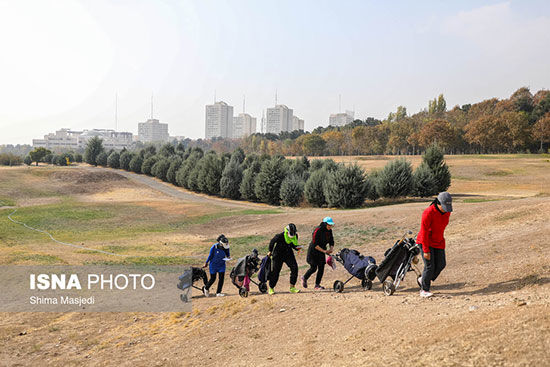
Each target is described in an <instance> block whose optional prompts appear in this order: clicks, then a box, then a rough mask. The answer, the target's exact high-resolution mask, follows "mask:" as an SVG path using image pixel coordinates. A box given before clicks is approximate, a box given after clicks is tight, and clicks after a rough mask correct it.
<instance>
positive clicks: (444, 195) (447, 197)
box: [437, 191, 453, 213]
mask: <svg viewBox="0 0 550 367" xmlns="http://www.w3.org/2000/svg"><path fill="white" fill-rule="evenodd" d="M437 200H439V203H440V204H441V207H442V208H443V210H445V211H446V212H449V213H451V212H452V211H453V198H452V197H451V194H449V193H448V192H447V191H443V192H440V193H439V195H437Z"/></svg>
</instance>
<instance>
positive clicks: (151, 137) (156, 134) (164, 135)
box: [138, 118, 170, 143]
mask: <svg viewBox="0 0 550 367" xmlns="http://www.w3.org/2000/svg"><path fill="white" fill-rule="evenodd" d="M169 136H170V135H169V134H168V124H163V123H160V122H159V120H157V119H153V118H151V119H149V120H147V121H146V122H139V123H138V140H139V141H141V142H144V143H152V142H158V141H160V142H166V141H168V138H169Z"/></svg>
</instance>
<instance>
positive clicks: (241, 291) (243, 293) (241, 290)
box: [239, 287, 248, 298]
mask: <svg viewBox="0 0 550 367" xmlns="http://www.w3.org/2000/svg"><path fill="white" fill-rule="evenodd" d="M239 296H241V297H244V298H246V297H248V291H247V290H246V288H244V287H242V288H239Z"/></svg>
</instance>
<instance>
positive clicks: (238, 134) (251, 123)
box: [233, 113, 256, 139]
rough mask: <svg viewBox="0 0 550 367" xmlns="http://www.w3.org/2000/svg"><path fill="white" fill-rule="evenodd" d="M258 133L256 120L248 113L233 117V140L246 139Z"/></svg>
mask: <svg viewBox="0 0 550 367" xmlns="http://www.w3.org/2000/svg"><path fill="white" fill-rule="evenodd" d="M255 132H256V118H255V117H252V116H250V115H249V114H248V113H240V114H239V116H236V117H233V138H235V139H238V138H245V137H247V136H248V135H251V134H254V133H255Z"/></svg>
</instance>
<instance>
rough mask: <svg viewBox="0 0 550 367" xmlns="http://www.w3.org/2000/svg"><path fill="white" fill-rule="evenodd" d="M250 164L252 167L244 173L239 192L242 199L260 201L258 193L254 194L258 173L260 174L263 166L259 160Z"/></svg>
mask: <svg viewBox="0 0 550 367" xmlns="http://www.w3.org/2000/svg"><path fill="white" fill-rule="evenodd" d="M245 163H246V160H245ZM249 164H250V166H249V167H248V168H247V169H245V170H244V171H243V179H242V181H241V186H240V187H239V192H240V193H241V197H242V198H243V199H245V200H249V201H258V198H257V197H256V193H255V192H254V182H255V181H256V176H257V175H258V172H260V168H261V164H260V162H259V160H256V161H253V162H251V163H249Z"/></svg>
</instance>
